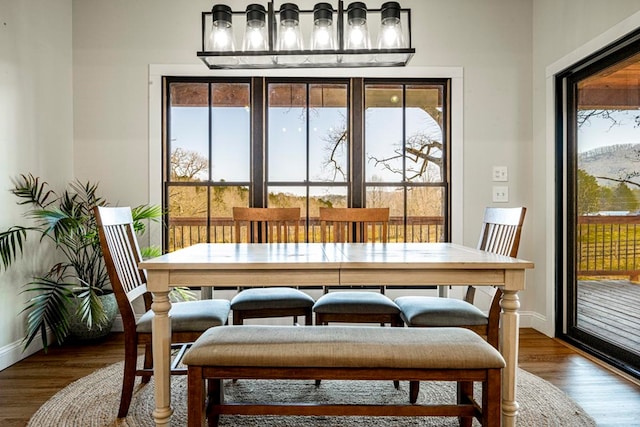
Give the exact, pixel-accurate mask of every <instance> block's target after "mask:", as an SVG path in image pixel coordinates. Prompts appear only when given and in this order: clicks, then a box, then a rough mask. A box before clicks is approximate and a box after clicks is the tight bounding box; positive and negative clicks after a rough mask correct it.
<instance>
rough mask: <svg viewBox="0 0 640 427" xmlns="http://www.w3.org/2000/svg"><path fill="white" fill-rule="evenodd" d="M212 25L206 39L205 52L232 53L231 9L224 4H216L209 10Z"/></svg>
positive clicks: (233, 46) (233, 47)
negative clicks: (211, 16)
mask: <svg viewBox="0 0 640 427" xmlns="http://www.w3.org/2000/svg"><path fill="white" fill-rule="evenodd" d="M211 13H212V15H213V24H212V26H211V32H210V33H209V37H208V38H207V45H206V46H205V48H206V50H209V51H215V52H233V51H234V50H235V45H234V42H233V28H232V26H231V8H230V7H229V6H227V5H224V4H217V5H215V6H213V9H212V10H211Z"/></svg>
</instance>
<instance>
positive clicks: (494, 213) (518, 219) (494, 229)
mask: <svg viewBox="0 0 640 427" xmlns="http://www.w3.org/2000/svg"><path fill="white" fill-rule="evenodd" d="M526 212H527V209H526V208H524V207H519V208H486V209H485V213H484V220H483V223H482V229H481V232H480V240H479V242H478V249H482V250H485V251H488V252H493V253H496V254H499V255H505V256H510V257H516V256H517V255H518V248H519V247H520V235H521V234H522V224H523V223H524V216H525V214H526Z"/></svg>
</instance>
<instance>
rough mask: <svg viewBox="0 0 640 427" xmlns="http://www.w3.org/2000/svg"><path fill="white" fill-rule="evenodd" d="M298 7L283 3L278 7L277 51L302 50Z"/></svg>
mask: <svg viewBox="0 0 640 427" xmlns="http://www.w3.org/2000/svg"><path fill="white" fill-rule="evenodd" d="M298 15H299V10H298V6H296V5H295V4H293V3H284V4H283V5H282V6H281V7H280V28H279V30H278V50H302V49H303V43H302V34H301V32H300V21H299V19H298Z"/></svg>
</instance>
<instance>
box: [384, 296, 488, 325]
mask: <svg viewBox="0 0 640 427" xmlns="http://www.w3.org/2000/svg"><path fill="white" fill-rule="evenodd" d="M395 302H396V304H397V305H398V307H400V310H401V311H402V313H401V316H402V320H404V322H405V323H406V324H407V326H417V327H420V326H422V327H443V326H462V325H486V324H487V322H488V319H487V315H486V314H484V313H483V312H482V310H480V309H479V308H478V307H476V306H474V305H473V304H469V303H468V302H465V301H463V300H459V299H454V298H438V297H398V298H396V299H395Z"/></svg>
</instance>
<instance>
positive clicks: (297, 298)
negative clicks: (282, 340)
mask: <svg viewBox="0 0 640 427" xmlns="http://www.w3.org/2000/svg"><path fill="white" fill-rule="evenodd" d="M314 302H315V301H314V299H313V298H311V297H310V296H309V295H307V294H306V293H304V292H302V291H299V290H298V289H294V288H286V287H282V288H251V289H245V290H243V291H242V292H239V293H238V294H237V295H236V296H235V297H233V299H232V300H231V309H232V310H256V309H262V308H267V309H278V308H305V307H311V306H313V303H314Z"/></svg>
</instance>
